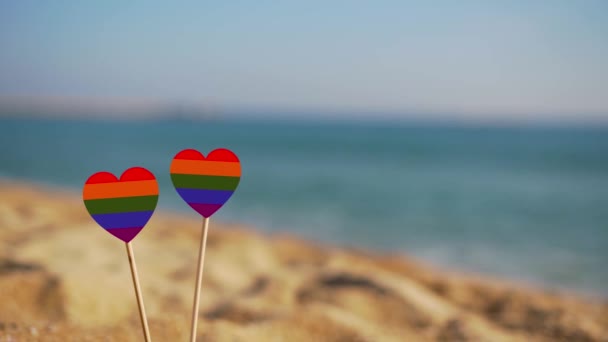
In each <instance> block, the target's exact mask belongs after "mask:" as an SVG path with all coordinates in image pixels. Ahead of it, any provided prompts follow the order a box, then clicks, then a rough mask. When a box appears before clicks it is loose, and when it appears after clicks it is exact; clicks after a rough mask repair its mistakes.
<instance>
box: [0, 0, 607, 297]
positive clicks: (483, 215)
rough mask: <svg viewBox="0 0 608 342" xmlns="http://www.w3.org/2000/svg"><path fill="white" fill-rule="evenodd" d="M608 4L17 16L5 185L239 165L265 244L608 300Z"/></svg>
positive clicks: (78, 7)
mask: <svg viewBox="0 0 608 342" xmlns="http://www.w3.org/2000/svg"><path fill="white" fill-rule="evenodd" d="M607 61H608V4H607V3H606V2H604V1H579V2H573V1H537V2H527V1H510V2H493V1H460V2H451V1H440V2H432V3H426V2H415V3H413V2H406V1H356V2H355V1H331V2H327V1H306V2H295V1H294V2H292V1H281V2H279V1H276V2H269V1H235V2H230V3H227V2H224V3H218V2H215V3H213V2H180V3H169V2H165V3H154V2H143V1H129V2H120V1H104V2H97V3H92V2H64V1H52V2H38V1H17V2H3V3H2V4H0V148H1V149H0V176H2V177H6V178H9V179H19V180H26V181H33V182H39V183H45V184H51V185H58V186H63V187H67V188H71V189H73V190H74V191H75V192H79V191H80V189H81V187H82V184H83V182H84V181H85V180H86V178H87V177H88V176H89V175H90V174H92V173H94V172H97V171H100V170H107V171H110V172H113V173H116V174H120V173H121V172H122V171H123V170H124V169H126V168H128V167H131V166H133V165H141V166H144V167H146V168H149V169H150V170H152V171H153V172H154V173H155V174H156V175H157V178H158V179H159V181H160V186H161V197H160V206H159V208H160V209H162V210H173V211H181V212H183V213H184V215H190V216H193V217H194V216H195V215H196V214H195V213H194V212H192V211H191V210H190V209H189V207H187V206H186V205H185V204H184V203H183V202H182V201H181V199H180V198H179V197H178V195H177V194H176V193H175V191H174V190H173V188H172V186H171V182H170V179H169V172H168V170H169V164H170V161H171V159H172V157H173V156H174V154H175V153H176V152H178V151H179V150H181V149H184V148H196V149H198V150H200V151H201V152H203V153H206V152H208V151H210V150H212V149H214V148H217V147H226V148H229V149H232V150H233V151H235V152H236V153H237V154H238V155H239V157H240V159H241V162H242V166H243V178H242V180H241V183H240V186H239V189H238V192H237V194H236V195H235V196H234V197H233V198H232V199H231V200H230V202H229V203H228V204H227V205H226V206H225V207H224V209H222V210H221V211H220V212H218V214H217V215H215V216H214V217H217V218H218V219H220V220H224V221H236V222H241V223H244V224H246V225H250V226H253V227H255V228H256V229H258V230H260V231H265V232H277V231H281V232H285V231H287V232H289V233H292V234H295V235H298V236H304V237H306V238H308V239H311V240H314V241H319V242H323V243H330V244H338V245H341V246H351V247H356V248H362V249H371V250H376V251H381V252H391V253H403V254H407V255H412V256H414V257H417V258H419V259H422V260H425V261H429V262H432V263H435V264H437V265H440V266H443V267H446V268H449V269H454V270H459V271H472V272H482V273H484V274H489V275H491V276H496V277H505V278H509V279H514V280H517V281H522V282H528V283H532V284H537V285H541V286H544V287H548V288H559V289H569V290H575V291H580V292H584V293H594V294H600V295H603V296H607V295H608V292H607V288H606V284H607V283H608V269H607V268H606V264H607V263H608V209H607V207H606V205H607V203H608V63H607Z"/></svg>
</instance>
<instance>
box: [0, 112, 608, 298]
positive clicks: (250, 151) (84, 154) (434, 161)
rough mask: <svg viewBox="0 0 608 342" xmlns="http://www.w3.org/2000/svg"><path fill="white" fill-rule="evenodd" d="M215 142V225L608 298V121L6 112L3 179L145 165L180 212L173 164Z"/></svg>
mask: <svg viewBox="0 0 608 342" xmlns="http://www.w3.org/2000/svg"><path fill="white" fill-rule="evenodd" d="M219 147H224V148H229V149H231V150H232V151H234V152H235V153H236V154H237V155H238V156H239V158H240V160H241V163H242V178H241V182H240V184H239V187H238V189H237V191H236V193H235V194H234V196H233V197H232V198H231V199H230V200H229V202H228V203H227V204H226V205H225V206H224V207H223V208H222V209H221V210H220V211H219V212H218V213H217V214H216V215H214V219H218V220H221V221H230V222H238V223H242V224H245V225H248V226H252V227H255V229H257V230H259V231H262V232H265V233H269V234H272V233H277V232H281V233H285V232H287V233H289V234H293V235H296V236H300V237H303V238H306V239H309V240H311V241H314V242H317V243H323V244H334V245H339V246H344V247H349V248H356V249H364V250H371V251H376V252H378V253H391V254H403V255H408V256H410V257H413V258H417V259H420V260H423V261H426V262H429V263H431V264H435V265H437V267H439V268H446V269H449V270H456V271H462V272H476V273H481V274H484V275H488V276H491V277H496V278H500V279H502V278H504V279H509V280H513V281H516V282H522V283H526V284H530V285H533V286H539V287H543V288H548V289H552V290H567V291H574V292H580V293H585V294H592V295H599V296H602V297H607V298H608V127H606V126H596V127H592V126H572V125H541V124H534V125H523V124H522V125H490V124H487V125H485V124H468V123H466V124H462V123H437V122H418V121H412V122H407V121H394V122H393V121H373V120H360V121H353V122H348V121H339V120H335V121H321V120H317V121H314V120H303V119H302V120H280V119H257V120H256V119H226V120H207V121H204V120H199V121H195V120H181V119H162V120H160V119H159V120H147V121H146V120H133V121H128V120H98V119H50V118H14V117H13V118H8V117H5V118H0V176H1V177H4V178H8V179H19V180H26V181H33V182H38V183H44V184H49V185H54V186H61V187H65V188H70V189H73V190H74V192H76V193H80V191H81V189H82V186H83V184H84V182H85V180H86V179H87V178H88V177H89V175H91V174H92V173H94V172H97V171H110V172H113V173H115V174H117V175H119V174H120V173H122V171H123V170H125V169H127V168H129V167H131V166H143V167H146V168H148V169H150V170H151V171H152V172H154V173H155V175H156V177H157V179H158V181H159V185H160V201H159V205H158V209H160V210H171V211H174V212H179V213H182V214H183V215H184V216H188V217H197V214H196V213H195V212H194V211H192V210H191V209H190V208H189V207H188V206H187V205H186V204H185V203H184V202H182V200H181V199H180V197H179V196H178V195H177V193H176V192H175V190H174V189H173V187H172V183H171V180H170V177H169V165H170V163H171V159H172V158H173V156H174V155H175V154H176V153H177V152H178V151H180V150H182V149H185V148H194V149H198V150H199V151H201V152H203V153H205V154H206V153H207V152H209V151H211V150H213V149H215V148H219ZM0 191H1V189H0ZM83 210H85V209H84V206H83ZM153 219H154V217H153V218H152V220H153ZM195 228H196V227H192V229H195ZM180 229H189V228H188V227H183V228H180Z"/></svg>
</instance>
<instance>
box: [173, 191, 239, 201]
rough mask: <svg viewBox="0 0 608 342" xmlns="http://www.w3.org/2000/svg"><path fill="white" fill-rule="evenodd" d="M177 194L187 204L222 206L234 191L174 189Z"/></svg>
mask: <svg viewBox="0 0 608 342" xmlns="http://www.w3.org/2000/svg"><path fill="white" fill-rule="evenodd" d="M176 190H177V193H178V194H179V195H180V196H181V197H182V198H183V199H184V201H186V203H188V204H224V203H226V201H228V199H229V198H230V196H232V193H233V192H234V191H230V190H203V189H183V188H176Z"/></svg>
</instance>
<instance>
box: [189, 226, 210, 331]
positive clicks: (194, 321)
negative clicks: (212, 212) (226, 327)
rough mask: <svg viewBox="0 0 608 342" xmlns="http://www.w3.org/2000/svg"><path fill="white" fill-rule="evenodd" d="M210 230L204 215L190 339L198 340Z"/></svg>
mask: <svg viewBox="0 0 608 342" xmlns="http://www.w3.org/2000/svg"><path fill="white" fill-rule="evenodd" d="M208 231H209V218H208V217H203V234H202V236H201V245H200V247H199V250H198V268H197V276H196V287H195V289H194V303H193V305H192V325H191V327H192V328H191V330H190V341H191V342H196V326H197V324H198V304H199V299H200V297H201V283H202V281H203V267H204V265H205V247H206V246H207V232H208Z"/></svg>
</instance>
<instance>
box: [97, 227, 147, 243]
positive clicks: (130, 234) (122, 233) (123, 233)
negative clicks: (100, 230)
mask: <svg viewBox="0 0 608 342" xmlns="http://www.w3.org/2000/svg"><path fill="white" fill-rule="evenodd" d="M142 229H143V228H117V229H107V230H106V232H108V233H110V234H112V235H114V236H116V237H117V238H119V239H121V240H122V241H124V242H129V241H131V240H133V238H134V237H135V236H136V235H137V234H139V232H140V231H141V230H142Z"/></svg>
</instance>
